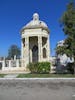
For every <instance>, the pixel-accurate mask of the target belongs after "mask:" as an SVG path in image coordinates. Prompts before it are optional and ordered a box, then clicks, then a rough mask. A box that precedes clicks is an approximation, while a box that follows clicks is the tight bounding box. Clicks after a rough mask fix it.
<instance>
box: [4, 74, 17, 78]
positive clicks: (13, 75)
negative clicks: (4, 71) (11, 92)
mask: <svg viewBox="0 0 75 100" xmlns="http://www.w3.org/2000/svg"><path fill="white" fill-rule="evenodd" d="M17 76H18V74H8V75H5V76H4V78H16V77H17Z"/></svg>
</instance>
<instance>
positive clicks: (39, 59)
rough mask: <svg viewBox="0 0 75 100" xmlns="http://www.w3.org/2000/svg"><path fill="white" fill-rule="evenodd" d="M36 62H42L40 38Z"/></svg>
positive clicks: (40, 38)
mask: <svg viewBox="0 0 75 100" xmlns="http://www.w3.org/2000/svg"><path fill="white" fill-rule="evenodd" d="M38 61H39V62H41V61H42V36H38Z"/></svg>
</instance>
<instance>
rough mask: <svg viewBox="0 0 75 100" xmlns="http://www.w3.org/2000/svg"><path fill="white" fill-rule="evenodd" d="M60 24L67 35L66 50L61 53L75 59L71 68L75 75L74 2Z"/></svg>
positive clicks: (68, 6)
mask: <svg viewBox="0 0 75 100" xmlns="http://www.w3.org/2000/svg"><path fill="white" fill-rule="evenodd" d="M60 23H61V25H62V30H63V31H64V33H65V35H66V39H65V43H64V49H63V48H61V47H59V48H61V49H62V50H61V51H60V52H62V51H63V52H64V53H65V54H67V56H69V57H74V64H73V66H71V67H72V68H73V69H74V70H73V71H74V73H75V3H74V1H73V0H71V1H70V2H69V4H68V5H67V9H66V11H65V12H64V13H63V15H62V17H61V18H60Z"/></svg>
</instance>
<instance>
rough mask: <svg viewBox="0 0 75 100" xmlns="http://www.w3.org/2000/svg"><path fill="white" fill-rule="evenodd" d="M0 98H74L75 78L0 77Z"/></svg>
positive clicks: (65, 99)
mask: <svg viewBox="0 0 75 100" xmlns="http://www.w3.org/2000/svg"><path fill="white" fill-rule="evenodd" d="M0 100H75V79H67V80H66V79H16V78H14V79H11V78H10V79H0Z"/></svg>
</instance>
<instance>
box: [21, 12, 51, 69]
mask: <svg viewBox="0 0 75 100" xmlns="http://www.w3.org/2000/svg"><path fill="white" fill-rule="evenodd" d="M21 37H22V41H21V44H22V48H21V54H22V60H23V61H24V63H22V67H26V66H27V64H29V63H32V62H44V61H50V44H49V29H48V26H47V25H46V23H44V22H43V21H40V20H39V15H38V14H37V13H35V14H34V15H33V20H31V21H30V22H29V23H28V24H27V25H25V26H24V27H23V28H22V29H21Z"/></svg>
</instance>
